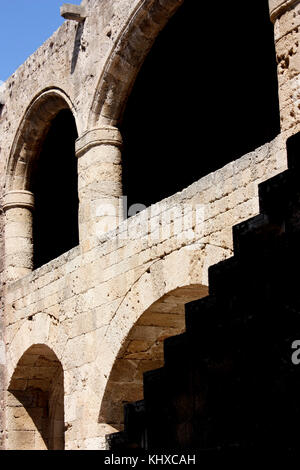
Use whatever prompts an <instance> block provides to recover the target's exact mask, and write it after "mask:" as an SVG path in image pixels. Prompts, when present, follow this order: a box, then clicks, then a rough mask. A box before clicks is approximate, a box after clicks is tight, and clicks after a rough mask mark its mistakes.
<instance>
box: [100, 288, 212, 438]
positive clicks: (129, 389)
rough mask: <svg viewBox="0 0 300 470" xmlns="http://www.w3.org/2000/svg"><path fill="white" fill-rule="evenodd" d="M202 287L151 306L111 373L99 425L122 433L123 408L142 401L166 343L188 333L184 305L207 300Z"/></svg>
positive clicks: (182, 290)
mask: <svg viewBox="0 0 300 470" xmlns="http://www.w3.org/2000/svg"><path fill="white" fill-rule="evenodd" d="M207 293H208V288H207V287H206V286H202V285H198V284H196V285H190V286H186V287H180V288H178V289H175V290H174V291H171V292H170V293H168V294H166V295H165V296H163V297H162V298H161V299H159V300H158V301H156V302H155V303H154V304H152V305H151V307H149V308H148V309H147V310H146V311H145V312H144V313H143V314H142V315H141V317H140V318H139V319H138V321H137V322H136V323H135V325H134V326H133V327H132V328H131V330H130V332H129V334H128V335H127V337H126V339H125V341H124V343H123V345H122V347H121V349H120V351H119V353H118V355H117V357H116V360H115V362H114V365H113V368H112V370H111V373H110V376H109V379H108V382H107V386H106V389H105V394H104V396H103V400H102V404H101V409H100V414H99V422H100V423H105V424H106V425H109V426H110V427H111V430H112V431H113V430H117V431H120V430H123V427H124V405H125V404H127V403H130V402H133V401H138V400H142V398H143V373H144V372H146V371H149V370H153V369H157V368H159V367H162V366H163V364H164V352H163V342H164V340H165V339H166V338H168V337H170V336H173V335H177V334H180V333H182V332H183V331H185V308H184V305H185V303H187V302H191V301H192V300H196V299H199V298H201V297H205V296H206V295H207Z"/></svg>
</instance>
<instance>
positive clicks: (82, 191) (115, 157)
mask: <svg viewBox="0 0 300 470" xmlns="http://www.w3.org/2000/svg"><path fill="white" fill-rule="evenodd" d="M121 146H122V137H121V134H120V132H119V130H118V129H117V128H115V127H111V126H105V127H100V128H97V129H91V130H89V131H87V132H86V133H85V134H83V135H82V136H81V137H80V138H79V139H77V141H76V155H77V157H78V195H79V239H80V245H81V247H82V249H83V251H88V250H89V249H91V248H92V247H94V246H95V245H96V244H97V242H98V240H99V237H101V236H102V235H104V234H105V233H106V232H108V231H110V230H113V229H115V228H116V227H117V226H118V224H119V223H120V221H121V220H122V219H123V204H122V168H121Z"/></svg>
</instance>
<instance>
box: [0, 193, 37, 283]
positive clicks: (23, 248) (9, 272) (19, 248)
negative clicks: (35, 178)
mask: <svg viewBox="0 0 300 470" xmlns="http://www.w3.org/2000/svg"><path fill="white" fill-rule="evenodd" d="M33 209H34V195H33V194H32V193H31V192H30V191H10V192H8V193H7V194H6V195H5V196H4V204H3V210H4V211H5V271H6V281H8V282H11V281H16V280H18V279H21V278H22V277H24V276H26V275H27V274H29V273H30V272H31V271H32V268H33V241H32V211H33Z"/></svg>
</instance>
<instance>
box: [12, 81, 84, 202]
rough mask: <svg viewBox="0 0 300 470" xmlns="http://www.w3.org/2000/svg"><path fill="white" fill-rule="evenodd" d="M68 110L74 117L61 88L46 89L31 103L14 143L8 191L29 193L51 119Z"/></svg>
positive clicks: (70, 104) (68, 99)
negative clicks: (32, 176) (34, 164)
mask: <svg viewBox="0 0 300 470" xmlns="http://www.w3.org/2000/svg"><path fill="white" fill-rule="evenodd" d="M64 109H69V110H71V112H72V114H73V115H74V117H75V120H76V115H75V108H74V106H73V104H72V102H71V100H70V98H69V97H68V96H67V95H66V94H65V93H64V92H63V91H62V90H60V89H58V88H57V89H48V90H43V91H42V92H41V93H40V94H39V95H37V96H36V97H35V98H34V99H33V100H32V101H31V103H30V104H29V106H28V108H27V110H26V112H25V114H24V116H23V118H22V121H21V124H20V126H19V128H18V130H17V133H16V136H15V139H14V142H13V144H12V148H11V152H10V156H9V160H8V164H7V169H6V181H5V192H6V193H7V192H9V191H28V190H29V189H30V174H31V169H32V165H33V163H34V160H35V158H36V157H37V155H38V154H39V151H40V149H41V145H42V143H43V140H44V139H45V136H46V135H47V132H48V130H49V128H50V125H51V122H52V120H53V119H54V118H55V116H56V115H57V114H58V113H59V112H60V111H62V110H64Z"/></svg>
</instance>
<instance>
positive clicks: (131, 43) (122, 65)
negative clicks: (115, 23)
mask: <svg viewBox="0 0 300 470" xmlns="http://www.w3.org/2000/svg"><path fill="white" fill-rule="evenodd" d="M183 1H184V0H141V1H139V2H138V4H137V5H136V7H135V9H134V10H133V11H132V12H131V15H130V17H129V18H128V20H127V22H126V23H125V25H124V27H123V29H122V30H121V32H120V34H119V37H118V40H117V41H116V42H115V46H114V48H113V49H112V51H111V53H110V55H109V57H108V60H107V62H106V65H105V67H104V69H103V72H102V74H101V76H100V79H99V82H98V85H97V88H96V92H95V94H94V98H93V104H92V108H91V112H90V117H89V122H90V123H91V124H92V126H96V125H97V124H100V125H112V126H114V125H116V124H117V123H118V121H119V120H120V119H121V117H122V113H123V111H124V108H125V105H126V101H127V97H128V96H129V94H130V91H131V89H132V87H133V85H134V81H135V78H136V76H137V74H138V72H139V70H140V68H141V66H142V64H143V61H144V59H145V58H146V56H147V54H148V52H149V51H150V49H151V47H152V45H153V43H154V41H155V39H156V37H157V35H158V34H159V32H160V31H161V30H162V29H163V28H164V26H165V25H166V24H167V22H168V20H169V19H170V18H171V17H172V16H173V14H174V13H175V12H176V10H177V9H178V8H179V7H180V6H181V5H182V3H183Z"/></svg>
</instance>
